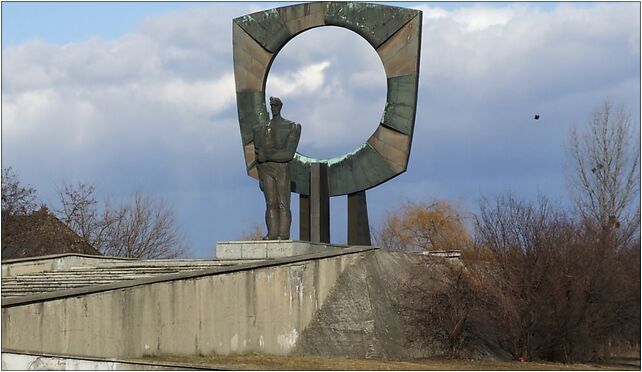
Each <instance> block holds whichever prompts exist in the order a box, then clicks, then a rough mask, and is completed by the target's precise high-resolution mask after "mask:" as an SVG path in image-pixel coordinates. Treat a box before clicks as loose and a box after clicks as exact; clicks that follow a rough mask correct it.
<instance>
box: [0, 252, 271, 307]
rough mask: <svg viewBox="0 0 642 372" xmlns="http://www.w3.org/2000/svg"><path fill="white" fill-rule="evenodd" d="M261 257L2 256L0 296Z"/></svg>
mask: <svg viewBox="0 0 642 372" xmlns="http://www.w3.org/2000/svg"><path fill="white" fill-rule="evenodd" d="M260 261H266V260H265V259H263V260H258V259H257V260H250V259H243V260H216V259H174V260H135V259H123V258H119V257H105V256H90V255H82V254H61V255H51V256H42V257H34V258H25V259H16V260H4V261H3V262H2V269H3V270H2V297H3V298H10V297H20V296H27V295H34V294H41V293H51V292H56V291H61V290H68V289H74V288H82V287H89V286H98V285H107V284H112V283H116V282H125V281H131V280H137V279H143V278H152V277H161V276H164V275H172V274H180V273H190V272H197V271H200V270H206V269H212V268H229V267H232V266H234V265H239V264H244V263H252V262H260Z"/></svg>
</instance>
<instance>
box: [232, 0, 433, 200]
mask: <svg viewBox="0 0 642 372" xmlns="http://www.w3.org/2000/svg"><path fill="white" fill-rule="evenodd" d="M421 17H422V15H421V11H419V10H415V9H405V8H400V7H394V6H388V5H381V4H368V3H351V2H322V3H308V4H298V5H292V6H287V7H281V8H276V9H270V10H266V11H262V12H258V13H252V14H249V15H246V16H243V17H239V18H236V19H234V24H235V25H236V26H235V27H236V28H235V33H234V41H233V44H234V74H235V78H236V79H235V80H236V91H237V92H236V93H237V95H236V97H237V106H238V117H239V125H240V129H241V138H242V141H243V146H244V151H245V157H246V158H245V160H246V167H247V172H248V174H249V175H251V176H253V177H256V170H255V163H254V158H253V154H252V151H251V149H252V148H253V143H252V134H251V130H252V128H253V127H254V126H255V125H258V124H265V123H267V122H268V120H269V117H268V113H267V109H266V105H265V82H266V80H267V75H268V71H269V68H270V65H271V63H272V61H273V60H274V58H275V57H276V55H277V54H278V52H279V50H281V48H283V46H284V45H285V44H286V43H287V42H288V41H289V40H290V39H292V38H293V37H295V36H296V35H297V34H299V33H301V32H304V31H306V30H309V29H311V28H314V27H319V26H340V27H344V28H347V29H349V30H352V31H354V32H356V33H357V34H359V35H361V36H362V37H363V38H364V39H366V40H367V41H368V42H369V43H370V45H372V46H373V48H375V49H376V50H377V53H378V54H379V55H380V57H381V59H382V63H383V64H384V67H385V70H386V75H387V78H388V93H387V102H386V106H385V110H384V113H383V115H382V120H381V122H380V123H378V124H379V129H377V131H375V133H373V135H372V136H371V137H370V138H369V139H368V140H366V141H365V142H364V144H363V145H361V146H360V147H359V148H357V149H356V150H354V151H352V152H350V153H348V154H345V155H343V156H341V157H339V158H335V159H313V158H309V157H306V156H304V155H301V154H297V155H296V156H295V158H294V160H293V161H291V162H290V171H291V177H292V183H293V190H292V191H294V192H297V193H299V194H302V195H309V193H310V164H311V163H315V162H322V163H326V164H327V165H328V171H329V179H330V195H331V196H338V195H347V194H352V193H356V192H360V191H364V190H367V189H369V188H372V187H375V186H377V185H379V184H381V183H382V182H385V181H387V180H389V179H391V178H393V177H395V176H397V175H399V174H401V173H403V172H404V171H405V170H406V169H407V165H408V158H409V154H410V143H411V142H412V134H413V130H414V123H415V112H416V107H417V87H418V81H419V79H418V77H419V57H420V45H421ZM239 30H240V31H239ZM248 69H251V70H252V71H251V73H248ZM257 76H258V79H260V78H261V77H263V84H260V80H256V79H257ZM296 119H297V120H298V121H301V122H302V125H303V132H304V133H305V118H296ZM385 130H388V132H385ZM386 141H388V142H386Z"/></svg>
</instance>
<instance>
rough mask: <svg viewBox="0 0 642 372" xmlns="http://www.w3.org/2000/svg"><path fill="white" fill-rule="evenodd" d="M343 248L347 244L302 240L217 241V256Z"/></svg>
mask: <svg viewBox="0 0 642 372" xmlns="http://www.w3.org/2000/svg"><path fill="white" fill-rule="evenodd" d="M343 248H347V246H345V245H337V244H329V243H312V242H305V241H301V240H247V241H229V242H217V243H216V258H217V259H219V260H243V259H245V260H257V259H269V258H281V257H292V256H300V255H304V254H310V253H319V252H326V251H328V250H334V249H343Z"/></svg>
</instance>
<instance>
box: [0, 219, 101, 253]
mask: <svg viewBox="0 0 642 372" xmlns="http://www.w3.org/2000/svg"><path fill="white" fill-rule="evenodd" d="M60 253H83V254H91V255H99V254H100V252H98V250H96V249H94V248H93V247H92V246H91V245H89V243H87V241H86V240H84V239H83V238H81V237H80V236H78V235H77V234H76V233H75V232H73V231H72V230H71V229H70V228H69V227H67V225H65V224H64V223H63V222H62V221H60V220H59V219H58V218H56V217H55V216H54V215H52V214H51V213H49V210H48V209H47V208H46V207H42V208H40V210H38V211H35V212H33V213H32V214H30V215H12V214H6V213H4V214H3V215H2V259H12V258H23V257H35V256H45V255H50V254H60Z"/></svg>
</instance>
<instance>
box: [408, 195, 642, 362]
mask: <svg viewBox="0 0 642 372" xmlns="http://www.w3.org/2000/svg"><path fill="white" fill-rule="evenodd" d="M476 225H477V227H476V234H475V246H476V250H477V252H478V255H477V260H474V261H470V260H469V261H465V264H463V265H461V266H457V265H449V266H443V267H442V268H441V269H440V270H435V269H434V267H431V266H427V265H424V266H422V267H417V268H415V270H414V271H413V272H412V273H411V275H410V278H411V279H410V280H409V281H408V283H406V284H405V286H404V288H402V293H403V296H402V297H403V305H404V308H405V312H406V314H407V315H408V316H409V317H410V318H411V319H412V321H413V324H414V325H416V327H414V329H412V330H411V333H413V332H414V334H411V337H413V338H419V337H420V336H423V337H424V338H425V339H427V340H432V341H439V342H441V343H442V344H443V345H444V347H445V348H446V349H447V350H448V352H447V354H448V355H450V356H454V357H456V356H460V355H462V354H463V355H465V354H466V353H470V351H471V348H472V347H473V346H474V345H473V344H474V340H475V339H480V338H483V339H485V340H486V341H487V342H490V343H494V344H497V345H499V346H500V347H501V348H502V349H503V350H505V351H507V352H509V353H510V354H511V355H512V356H513V358H515V359H520V358H525V359H530V360H533V359H545V360H555V361H565V362H570V361H586V360H594V359H600V358H605V357H608V356H609V355H608V353H607V352H606V351H608V349H609V348H610V347H612V346H613V345H622V344H627V345H635V344H636V343H637V344H638V345H639V339H640V333H639V329H640V250H639V243H637V244H638V246H636V245H635V243H631V244H628V245H626V246H623V247H621V248H619V249H615V247H613V245H606V246H604V245H600V244H598V243H599V242H600V241H601V240H599V239H597V238H596V236H595V235H594V231H592V230H590V229H587V228H586V225H585V224H584V223H582V222H581V221H578V218H575V216H573V215H571V214H569V213H567V212H565V211H564V210H563V209H562V208H561V207H559V206H555V205H552V204H551V203H550V202H549V201H547V200H546V199H545V198H540V199H539V200H538V201H537V202H536V203H524V202H520V201H518V200H515V199H514V198H512V197H511V196H504V197H499V198H497V199H495V200H492V201H490V200H483V201H482V203H481V206H480V213H479V215H478V217H477V221H476ZM473 256H474V255H473Z"/></svg>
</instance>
